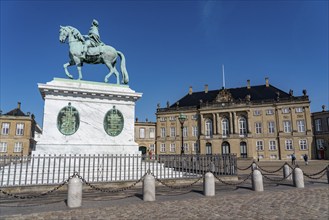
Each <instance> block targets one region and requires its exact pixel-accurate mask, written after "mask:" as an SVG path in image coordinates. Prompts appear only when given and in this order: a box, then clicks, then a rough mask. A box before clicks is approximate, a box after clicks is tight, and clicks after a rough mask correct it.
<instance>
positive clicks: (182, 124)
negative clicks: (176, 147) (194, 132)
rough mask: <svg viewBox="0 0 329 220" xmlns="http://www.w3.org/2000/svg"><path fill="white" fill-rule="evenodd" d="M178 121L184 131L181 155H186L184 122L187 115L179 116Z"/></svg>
mask: <svg viewBox="0 0 329 220" xmlns="http://www.w3.org/2000/svg"><path fill="white" fill-rule="evenodd" d="M178 120H179V122H180V125H181V130H182V148H181V154H184V137H183V129H184V122H185V121H186V115H183V114H182V113H180V114H179V116H178Z"/></svg>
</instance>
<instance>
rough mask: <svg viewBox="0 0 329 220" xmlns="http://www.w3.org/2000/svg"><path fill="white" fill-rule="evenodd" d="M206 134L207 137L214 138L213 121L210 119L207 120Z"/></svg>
mask: <svg viewBox="0 0 329 220" xmlns="http://www.w3.org/2000/svg"><path fill="white" fill-rule="evenodd" d="M205 125H206V126H205V129H206V130H205V134H206V136H207V137H211V136H212V121H211V120H210V119H207V120H206V124H205Z"/></svg>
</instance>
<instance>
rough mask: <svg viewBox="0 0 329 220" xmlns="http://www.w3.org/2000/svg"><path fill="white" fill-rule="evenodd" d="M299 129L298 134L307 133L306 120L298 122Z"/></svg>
mask: <svg viewBox="0 0 329 220" xmlns="http://www.w3.org/2000/svg"><path fill="white" fill-rule="evenodd" d="M297 129H298V132H305V121H304V120H297Z"/></svg>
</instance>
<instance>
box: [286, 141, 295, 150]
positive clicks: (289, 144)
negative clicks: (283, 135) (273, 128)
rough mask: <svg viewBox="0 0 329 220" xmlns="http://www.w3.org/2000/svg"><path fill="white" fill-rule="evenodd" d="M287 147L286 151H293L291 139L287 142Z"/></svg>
mask: <svg viewBox="0 0 329 220" xmlns="http://www.w3.org/2000/svg"><path fill="white" fill-rule="evenodd" d="M285 147H286V150H293V147H292V140H291V139H288V140H286V141H285Z"/></svg>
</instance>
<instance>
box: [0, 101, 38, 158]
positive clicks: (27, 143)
mask: <svg viewBox="0 0 329 220" xmlns="http://www.w3.org/2000/svg"><path fill="white" fill-rule="evenodd" d="M0 125H1V133H0V155H19V156H22V155H23V156H25V155H30V154H31V151H32V150H34V149H35V146H36V141H35V140H34V135H35V132H38V133H41V130H40V128H39V126H37V123H36V122H35V120H34V115H33V114H30V113H29V112H28V113H27V114H25V113H24V112H23V111H22V110H21V103H20V102H18V105H17V108H15V109H13V110H11V111H9V112H7V113H6V114H2V113H1V114H0Z"/></svg>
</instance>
